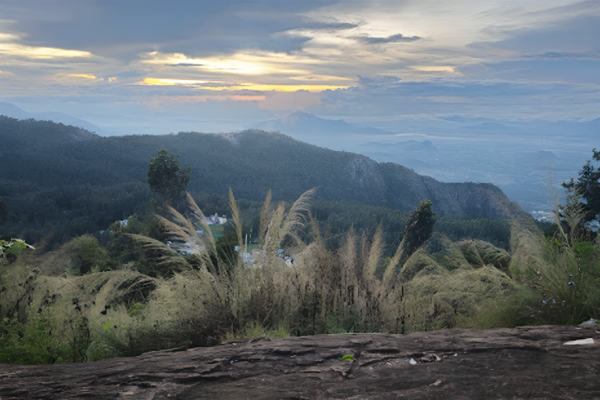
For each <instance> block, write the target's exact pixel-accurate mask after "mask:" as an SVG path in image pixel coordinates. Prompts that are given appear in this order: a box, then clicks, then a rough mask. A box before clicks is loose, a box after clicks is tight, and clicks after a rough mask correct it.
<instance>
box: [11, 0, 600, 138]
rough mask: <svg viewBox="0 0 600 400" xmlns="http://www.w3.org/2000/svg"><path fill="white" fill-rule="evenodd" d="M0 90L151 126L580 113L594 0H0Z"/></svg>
mask: <svg viewBox="0 0 600 400" xmlns="http://www.w3.org/2000/svg"><path fill="white" fill-rule="evenodd" d="M0 101H7V102H11V103H13V104H15V105H17V106H19V107H21V108H23V109H24V110H26V111H29V112H39V111H62V112H65V113H68V114H70V115H72V116H75V117H78V118H83V119H87V120H88V121H90V122H93V123H96V124H98V125H101V126H107V127H110V126H114V127H123V126H130V127H135V126H138V127H140V126H142V127H143V126H144V124H147V123H148V121H150V120H152V121H162V122H161V123H160V124H157V123H153V125H154V127H155V128H156V127H159V128H156V129H159V130H161V129H164V130H166V131H165V132H162V133H168V130H171V131H178V130H196V131H231V130H238V129H241V128H244V127H248V126H250V125H252V124H254V123H256V122H259V121H262V120H268V119H272V118H276V117H278V116H283V115H287V114H290V113H292V112H294V111H297V110H303V111H306V112H311V113H314V114H317V115H319V116H321V117H324V118H343V119H346V120H348V121H351V122H363V123H369V124H371V125H374V126H376V125H377V120H378V119H381V120H384V119H386V120H388V121H389V120H390V119H392V120H393V119H394V118H397V119H403V118H422V119H436V118H441V117H442V118H443V117H447V116H454V115H459V116H465V117H469V118H475V117H478V118H479V117H483V118H492V119H497V120H510V121H519V120H546V121H556V120H590V119H595V118H598V117H600V1H597V0H592V1H572V0H541V1H531V0H518V1H516V0H486V1H479V0H478V1H476V0H471V1H460V0H458V1H450V0H448V1H439V0H438V1H428V0H407V1H368V0H356V1H320V0H319V1H298V0H289V1H288V0H271V1H243V0H237V1H225V0H219V1H173V0H169V1H149V0H143V1H134V0H122V1H106V0H77V1H76V0H71V1H61V0H44V1H30V0H15V1H11V0H0ZM167 127H170V129H168V128H167ZM132 132H133V131H132ZM135 133H141V132H139V131H135ZM150 133H161V132H157V131H153V132H150Z"/></svg>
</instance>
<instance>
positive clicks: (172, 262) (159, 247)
mask: <svg viewBox="0 0 600 400" xmlns="http://www.w3.org/2000/svg"><path fill="white" fill-rule="evenodd" d="M123 235H124V236H126V237H129V238H131V239H133V240H134V241H136V242H137V243H139V244H140V245H141V246H142V249H143V250H145V251H148V252H152V253H153V256H154V258H155V260H156V261H158V262H157V266H160V267H171V268H174V267H181V268H184V269H190V268H191V266H190V264H189V263H188V262H187V261H186V260H185V258H184V257H183V256H182V255H181V254H179V253H178V252H177V251H175V250H173V249H172V248H170V247H169V246H167V245H166V244H164V243H163V242H161V241H159V240H156V239H152V238H150V237H148V236H144V235H139V234H136V233H124V234H123Z"/></svg>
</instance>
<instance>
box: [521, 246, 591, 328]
mask: <svg viewBox="0 0 600 400" xmlns="http://www.w3.org/2000/svg"><path fill="white" fill-rule="evenodd" d="M544 261H545V263H544V264H542V265H540V266H536V267H535V268H533V267H530V268H529V269H528V270H527V271H526V272H527V274H528V283H529V285H530V286H531V287H532V288H534V289H535V290H536V291H537V292H538V293H539V300H538V301H537V302H536V303H534V304H532V306H531V307H530V310H531V312H532V313H533V316H535V318H536V319H537V320H538V321H540V322H543V323H545V324H559V325H575V324H579V323H581V322H583V321H585V320H586V319H589V318H591V317H593V318H596V319H598V318H599V317H600V242H599V241H598V240H596V241H595V242H586V241H581V240H575V241H574V242H572V243H568V242H566V241H563V240H559V239H557V238H547V239H545V248H544Z"/></svg>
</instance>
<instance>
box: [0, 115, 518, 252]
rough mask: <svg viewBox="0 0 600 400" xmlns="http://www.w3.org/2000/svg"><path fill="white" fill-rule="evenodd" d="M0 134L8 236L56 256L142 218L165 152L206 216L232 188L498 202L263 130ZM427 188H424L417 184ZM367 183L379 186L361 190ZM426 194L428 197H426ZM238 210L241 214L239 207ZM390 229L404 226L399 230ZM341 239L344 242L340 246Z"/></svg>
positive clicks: (408, 203)
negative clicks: (154, 162) (360, 169)
mask: <svg viewBox="0 0 600 400" xmlns="http://www.w3.org/2000/svg"><path fill="white" fill-rule="evenodd" d="M0 125H1V126H2V129H1V130H0V141H1V142H2V146H3V158H2V161H3V165H2V169H0V180H1V181H2V185H0V198H2V199H3V200H4V201H5V203H6V206H7V208H8V210H10V214H9V215H8V219H7V221H6V222H5V224H4V225H3V231H4V233H5V234H9V235H12V236H15V237H20V238H22V239H24V240H26V241H27V242H29V243H37V242H38V241H39V240H41V239H42V238H44V237H46V236H48V235H49V234H52V233H53V236H52V238H51V239H50V241H49V243H48V246H49V249H52V250H55V249H57V248H58V247H59V246H60V245H62V244H64V243H66V242H68V241H69V240H71V239H72V238H74V237H77V236H81V235H83V234H86V233H93V232H97V231H99V230H106V229H107V227H108V226H109V225H110V224H111V223H113V222H114V221H116V220H122V219H123V218H126V217H127V216H129V215H132V214H134V213H136V214H138V215H139V216H140V217H144V216H145V214H146V213H147V208H148V202H149V200H150V197H151V196H152V192H151V190H150V187H149V185H148V184H147V181H148V167H149V162H148V160H149V159H150V158H151V157H154V158H156V157H157V149H160V148H168V149H169V151H172V152H174V153H177V154H178V155H180V157H181V161H180V162H181V163H182V165H183V164H184V163H183V162H182V161H183V160H185V164H189V165H190V171H191V172H193V174H192V176H191V178H190V180H189V183H188V184H187V190H188V191H189V192H190V193H192V194H194V198H195V199H196V201H197V203H198V205H199V206H200V207H201V208H202V210H203V211H204V212H205V213H207V215H208V213H210V214H212V213H214V212H218V213H219V215H222V214H223V213H226V212H225V210H226V209H227V201H228V187H232V188H235V191H236V196H238V198H242V199H247V200H248V201H253V202H259V201H260V202H262V200H264V196H265V194H266V192H267V191H268V190H269V188H272V189H273V191H272V202H273V204H277V203H278V202H279V201H280V200H286V201H288V200H290V199H297V198H298V197H299V196H300V195H301V194H302V193H304V192H305V191H306V190H308V189H310V188H312V187H314V186H320V189H319V196H320V197H321V199H323V200H326V201H348V200H350V201H353V202H357V203H358V202H360V203H362V204H367V205H370V206H372V207H375V208H376V206H386V207H389V210H394V212H395V213H397V214H401V213H407V212H409V211H411V210H413V209H414V208H415V206H416V204H417V203H418V201H419V200H421V199H422V198H424V197H423V196H427V195H429V194H433V195H436V196H437V195H439V196H441V197H440V198H439V199H432V200H434V202H435V204H436V207H438V208H439V210H437V209H436V212H439V213H440V214H442V213H443V214H444V215H456V214H459V215H467V216H469V217H485V216H486V215H485V211H484V210H481V209H478V208H475V207H469V206H465V207H463V208H464V209H458V208H456V207H454V208H452V207H451V206H450V205H449V202H448V201H447V199H448V196H447V195H453V194H456V193H461V194H468V193H472V191H473V190H475V189H477V190H479V189H481V190H483V191H486V192H494V193H498V195H499V196H500V194H501V193H500V191H499V189H498V188H495V187H493V186H491V185H484V184H481V185H479V184H478V185H467V184H443V183H440V182H437V181H435V180H433V179H431V178H423V177H419V176H418V175H416V174H415V173H414V172H413V171H411V170H409V169H407V168H404V167H402V166H400V165H396V164H391V163H376V162H374V161H372V160H369V159H368V158H366V157H363V156H360V155H357V154H352V153H347V152H334V151H330V150H327V149H323V148H318V147H315V146H311V145H309V144H306V143H301V142H297V141H295V140H293V139H292V138H290V137H287V136H284V135H275V134H269V133H265V132H259V131H246V132H241V133H239V134H234V135H222V134H221V135H217V134H215V135H213V134H200V133H179V134H176V135H163V136H160V135H130V136H115V137H100V136H97V135H94V134H92V133H89V132H85V131H83V130H81V129H79V128H75V127H68V126H64V125H61V124H54V123H52V122H50V121H35V120H21V121H20V120H15V119H11V118H7V117H4V116H0ZM57 154H58V155H60V156H59V157H57V156H56V155H57ZM281 154H286V157H281ZM176 160H179V159H177V158H176ZM355 161H356V162H360V163H364V165H365V167H366V168H367V170H368V171H369V172H368V173H369V174H372V176H374V177H377V179H367V180H363V179H357V178H359V177H357V176H355V175H353V174H352V173H349V171H350V169H349V166H350V165H354V164H353V163H354V162H355ZM48 166H51V168H49V167H48ZM107 166H109V167H107ZM422 179H425V181H423V182H426V185H421V184H417V182H422ZM360 182H369V185H371V183H372V184H373V185H372V186H368V187H366V188H364V187H363V186H361V185H362V184H361V183H360ZM376 182H377V183H376ZM424 187H427V188H428V190H427V193H425V192H424V191H423V188H424ZM503 201H506V200H503ZM239 207H240V210H243V206H242V203H241V201H240V204H239ZM370 211H371V210H369V211H366V212H364V213H363V212H361V213H360V216H357V217H356V218H355V219H354V221H352V222H351V223H355V228H356V229H357V231H359V232H362V228H361V227H359V226H358V223H357V220H358V219H361V221H358V222H359V223H362V221H369V219H368V216H367V215H368V214H369V213H370ZM258 212H259V211H258V210H257V213H258ZM390 213H391V211H390ZM315 215H316V216H317V218H318V219H321V218H320V216H319V215H317V213H315ZM362 216H365V218H364V219H362V218H360V217H362ZM488 216H489V215H488ZM334 219H337V218H334ZM350 219H352V217H351V218H350ZM392 219H393V220H392V221H389V222H388V221H383V222H384V227H385V228H386V229H385V232H386V235H388V233H387V232H397V231H399V230H400V229H402V228H403V227H404V223H401V221H400V220H399V218H397V217H392ZM338 220H339V219H338ZM332 222H334V221H332ZM341 222H343V223H344V224H345V223H346V222H345V221H341ZM380 222H382V218H379V217H378V216H377V218H376V220H375V221H374V222H373V224H371V225H370V227H369V228H370V230H369V231H367V233H368V234H369V235H372V234H373V233H374V231H375V228H376V227H377V225H378V224H379V223H380ZM242 223H243V225H244V229H248V228H250V229H253V230H254V232H257V231H258V228H259V226H258V217H257V219H256V224H255V225H253V226H250V225H249V224H247V222H246V221H244V220H242ZM330 225H331V226H332V230H337V232H333V231H332V235H338V234H340V233H342V232H346V231H347V229H342V228H341V227H340V228H339V229H338V228H337V227H336V224H333V223H332V224H330ZM388 225H397V226H396V228H397V229H394V228H391V227H388ZM347 227H348V228H349V225H348V226H347ZM324 232H325V231H324ZM389 234H390V235H391V233H389ZM326 236H327V235H326ZM341 237H343V234H341V235H339V236H337V238H334V240H341ZM477 238H478V239H483V240H488V239H486V238H484V237H481V236H479V237H477ZM393 241H394V239H392V238H391V237H390V238H388V237H386V243H388V244H389V245H390V246H391V248H392V250H391V251H392V252H393V251H394V250H395V249H396V247H397V244H396V243H394V244H393ZM340 243H341V242H340ZM340 243H338V244H340ZM493 244H495V245H497V244H496V243H493Z"/></svg>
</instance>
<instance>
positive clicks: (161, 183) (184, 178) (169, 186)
mask: <svg viewBox="0 0 600 400" xmlns="http://www.w3.org/2000/svg"><path fill="white" fill-rule="evenodd" d="M177 158H179V156H178V155H176V154H174V153H171V154H169V153H168V151H167V150H166V149H164V148H162V149H160V150H159V151H158V156H157V157H152V158H151V159H150V166H149V167H148V184H149V185H150V189H151V190H152V192H153V193H154V194H155V195H157V196H159V197H160V198H161V199H163V200H165V201H167V202H168V201H173V200H177V199H179V198H181V197H182V196H183V194H184V192H185V187H186V186H187V184H188V182H189V181H190V177H191V176H192V171H191V168H190V167H185V168H182V167H181V166H180V165H179V161H177Z"/></svg>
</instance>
